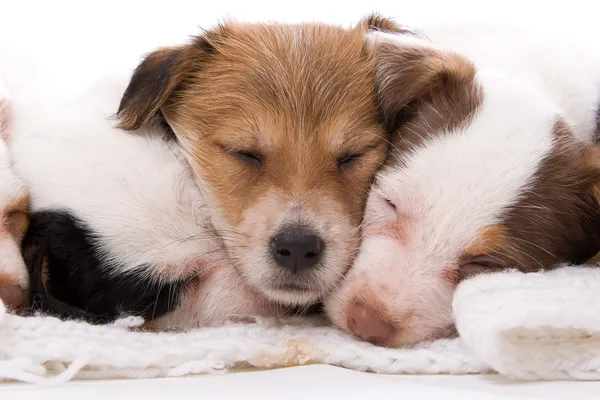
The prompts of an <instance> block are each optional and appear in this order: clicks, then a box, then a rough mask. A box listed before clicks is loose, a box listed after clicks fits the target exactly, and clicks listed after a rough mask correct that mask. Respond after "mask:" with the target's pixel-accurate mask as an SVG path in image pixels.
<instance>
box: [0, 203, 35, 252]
mask: <svg viewBox="0 0 600 400" xmlns="http://www.w3.org/2000/svg"><path fill="white" fill-rule="evenodd" d="M29 201H30V200H29V195H28V194H26V193H25V194H23V195H21V196H19V197H17V198H15V199H14V200H13V201H12V202H10V203H8V204H6V205H5V206H4V209H3V211H2V213H1V214H0V215H2V221H3V226H4V227H5V229H7V231H8V233H9V234H10V235H11V236H13V237H14V238H16V239H17V240H19V241H20V240H21V239H23V236H25V232H26V231H27V227H28V225H29Z"/></svg>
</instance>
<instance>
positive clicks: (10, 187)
mask: <svg viewBox="0 0 600 400" xmlns="http://www.w3.org/2000/svg"><path fill="white" fill-rule="evenodd" d="M10 114H11V110H10V98H9V94H8V91H7V90H6V88H5V87H4V85H3V83H2V81H0V300H2V302H3V303H4V304H5V305H6V306H7V307H8V308H9V309H11V310H17V309H19V308H20V307H21V306H24V305H25V304H26V301H25V300H26V293H27V289H28V287H29V281H28V275H27V268H26V267H25V264H24V263H23V259H22V257H21V251H20V249H21V240H22V239H23V235H24V234H25V231H26V229H27V224H28V221H29V218H28V209H29V195H28V193H27V190H26V187H25V185H24V183H23V181H22V180H21V178H20V177H18V176H17V174H15V172H14V170H13V168H12V163H11V160H10V155H9V152H8V148H7V143H8V141H9V140H10V138H9V129H10V127H9V122H10V118H11V115H10Z"/></svg>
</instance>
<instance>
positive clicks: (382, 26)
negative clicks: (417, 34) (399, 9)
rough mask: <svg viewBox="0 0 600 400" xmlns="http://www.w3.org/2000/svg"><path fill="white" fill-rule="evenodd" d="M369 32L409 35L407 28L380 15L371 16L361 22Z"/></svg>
mask: <svg viewBox="0 0 600 400" xmlns="http://www.w3.org/2000/svg"><path fill="white" fill-rule="evenodd" d="M361 23H362V24H364V26H365V28H366V30H367V31H380V32H390V33H400V34H402V33H407V32H408V29H407V27H405V26H403V25H400V24H397V23H396V22H394V20H393V19H391V18H387V17H383V16H381V15H380V14H378V13H373V14H369V15H367V16H366V17H364V18H363V19H362V20H361Z"/></svg>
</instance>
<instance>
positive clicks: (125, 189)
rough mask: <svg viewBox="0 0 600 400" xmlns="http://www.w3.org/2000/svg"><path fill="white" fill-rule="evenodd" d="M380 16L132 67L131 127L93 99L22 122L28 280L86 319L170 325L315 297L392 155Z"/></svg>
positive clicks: (231, 41) (352, 236)
mask: <svg viewBox="0 0 600 400" xmlns="http://www.w3.org/2000/svg"><path fill="white" fill-rule="evenodd" d="M381 21H384V20H380V19H377V18H371V19H369V20H366V21H363V22H362V23H360V24H359V25H358V26H356V27H354V28H351V29H344V28H340V27H335V26H329V25H324V24H299V25H283V24H242V23H232V22H229V23H225V24H223V25H221V26H218V27H216V28H214V29H211V30H209V31H207V32H206V33H204V34H203V35H201V36H199V37H197V38H195V39H194V40H192V41H191V42H190V43H188V44H186V45H182V46H179V47H173V48H164V49H160V50H157V51H155V52H153V53H151V54H149V55H148V56H147V57H146V58H145V59H144V61H143V62H142V63H141V64H140V65H139V66H138V67H137V69H136V70H135V72H134V73H133V76H132V77H131V80H130V82H129V84H128V86H127V88H126V90H125V91H124V95H123V96H122V99H121V104H120V107H119V111H118V114H117V117H118V128H120V129H122V130H126V131H130V132H131V133H130V134H126V133H124V132H123V131H121V130H120V129H117V128H115V127H113V126H112V125H111V124H110V123H108V122H107V121H106V120H105V119H106V115H108V110H110V107H109V105H110V104H112V103H111V101H112V100H110V99H108V100H107V96H106V95H102V94H100V95H99V94H97V93H88V94H86V95H85V96H84V98H83V99H78V100H76V101H74V102H73V103H72V104H69V105H66V106H59V107H56V108H57V110H55V111H53V112H49V113H47V114H48V116H49V117H48V119H47V120H45V121H44V122H39V121H38V123H37V124H36V125H35V126H34V127H32V128H30V129H22V131H24V133H22V134H21V135H20V138H19V139H18V140H17V141H16V142H15V145H14V146H13V153H14V155H15V161H16V166H17V167H18V170H19V172H20V173H22V175H23V176H24V177H25V179H26V181H27V183H28V185H29V186H30V187H31V194H32V207H33V215H32V228H31V229H30V235H29V237H28V241H27V246H26V247H28V248H34V249H37V251H33V252H31V251H26V256H27V259H28V260H29V261H28V263H29V264H30V267H32V268H34V269H35V270H36V272H35V273H33V274H32V275H33V276H34V279H35V282H36V284H35V285H33V284H32V286H35V287H36V288H37V289H39V292H41V293H42V294H43V292H44V291H45V290H46V289H48V290H49V292H50V293H51V294H53V295H54V296H55V297H56V298H55V299H54V300H61V301H62V302H64V303H67V304H70V305H73V306H77V307H79V308H80V309H81V310H84V311H85V312H84V313H83V314H82V315H81V316H83V317H86V316H89V317H90V319H97V318H95V317H96V316H106V318H104V319H111V318H114V317H115V316H117V315H118V314H119V313H125V314H139V315H143V316H145V317H147V318H156V317H158V316H163V315H164V318H163V319H162V320H161V321H158V322H157V324H158V325H159V326H163V327H170V326H197V325H205V324H214V323H219V322H222V321H223V319H225V318H227V317H229V316H231V315H233V314H236V315H248V314H257V315H264V314H269V313H271V312H273V311H272V310H273V309H275V310H279V309H281V308H282V306H283V308H285V307H289V306H300V307H304V306H307V305H310V304H312V303H314V302H316V301H319V300H320V299H321V298H322V297H323V296H324V295H326V294H327V293H328V292H329V291H330V290H331V289H332V288H333V287H335V286H336V285H337V284H338V283H339V282H340V280H341V278H342V277H343V276H344V274H345V272H346V271H347V269H348V267H349V265H350V264H351V262H352V260H353V257H354V255H355V252H356V250H357V249H358V246H359V235H358V228H359V225H360V223H361V219H362V214H363V208H364V204H365V200H366V195H367V190H368V188H369V186H370V185H371V182H372V179H373V176H374V174H375V172H376V170H377V169H378V168H379V167H380V166H381V164H382V162H383V161H384V159H385V157H386V155H387V137H386V131H385V130H384V128H383V126H382V124H381V123H380V120H379V119H378V117H379V113H378V108H377V100H376V95H375V82H374V66H375V59H374V57H373V54H372V51H371V43H370V42H369V41H367V40H366V39H365V34H366V32H367V30H368V29H369V28H373V27H374V25H377V24H378V23H380V22H381ZM375 27H376V26H375ZM100 86H102V85H100ZM117 86H118V85H117ZM107 87H108V88H109V89H108V91H109V92H111V94H110V95H109V96H112V97H111V98H114V97H115V93H118V94H121V93H123V91H122V90H121V89H114V90H112V89H110V85H109V86H107ZM101 91H102V90H101ZM98 102H101V103H102V106H99V105H98V104H97V103H98ZM156 138H158V139H156ZM32 148H33V149H38V150H31V149H32ZM41 149H44V150H41ZM48 149H51V153H52V154H54V155H55V156H54V157H53V158H49V157H47V156H46V157H44V156H43V154H48V152H49V151H50V150H48ZM174 154H175V155H177V156H175V155H174ZM178 159H180V162H179V161H177V160H178ZM40 253H41V254H42V256H40ZM36 254H37V256H36ZM215 255H218V256H216V257H215ZM215 258H216V260H215ZM42 273H43V274H45V275H43V274H42ZM44 276H45V278H44ZM32 300H34V303H35V304H40V299H39V298H38V301H37V302H36V301H35V299H32ZM54 300H53V299H52V298H51V297H48V298H46V299H45V302H46V304H50V303H52V302H53V301H54ZM41 303H44V299H43V298H42V301H41ZM56 304H59V303H56ZM256 304H259V306H257V307H255V306H254V305H256ZM61 307H63V305H60V306H57V307H56V308H55V309H54V310H52V309H51V308H52V307H51V306H50V305H47V306H46V308H48V309H50V311H54V312H56V313H59V314H61V315H63V316H68V315H69V313H70V311H69V310H68V309H65V308H61ZM41 308H42V309H44V306H43V305H42V307H41ZM61 310H63V311H64V312H62V311H61ZM174 310H175V311H174ZM172 311H174V312H172ZM170 312H172V313H171V314H169V313H170ZM76 314H77V313H76ZM165 314H169V315H165ZM78 316H79V315H78Z"/></svg>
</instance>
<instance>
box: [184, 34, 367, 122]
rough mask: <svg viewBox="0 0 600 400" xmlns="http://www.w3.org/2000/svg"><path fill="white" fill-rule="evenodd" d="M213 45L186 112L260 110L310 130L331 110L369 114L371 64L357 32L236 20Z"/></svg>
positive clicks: (194, 81)
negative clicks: (247, 22)
mask: <svg viewBox="0 0 600 400" xmlns="http://www.w3.org/2000/svg"><path fill="white" fill-rule="evenodd" d="M214 47H215V50H214V53H213V54H212V56H211V57H210V59H209V60H208V61H207V62H206V63H204V64H203V65H201V66H199V68H198V73H197V74H196V75H195V76H194V77H193V78H191V85H190V89H189V90H188V91H187V93H188V96H189V97H188V100H190V101H189V102H188V104H187V106H186V107H188V109H189V112H190V114H191V113H196V115H198V114H197V111H198V108H202V110H203V111H204V114H206V111H209V114H212V115H216V114H220V113H219V111H226V110H227V111H229V112H230V113H231V115H233V116H238V117H240V118H244V119H248V118H249V119H251V120H252V117H253V116H255V115H265V116H269V117H271V119H277V120H279V121H280V123H282V122H285V123H286V124H287V125H288V126H287V128H294V129H295V130H298V128H305V129H307V130H311V129H312V130H316V128H317V127H318V125H321V124H323V123H326V120H327V119H331V117H332V116H333V115H336V114H337V115H339V114H344V115H345V116H346V117H349V118H354V119H357V120H362V119H363V118H364V116H365V115H369V114H370V113H373V112H374V109H375V105H374V90H375V89H374V77H373V64H374V61H373V57H372V55H371V54H370V52H369V51H368V50H367V48H366V45H365V39H364V34H363V32H360V31H359V30H346V29H342V28H336V27H329V26H323V25H318V24H306V25H289V26H288V25H262V24H261V25H240V26H237V25H234V26H231V27H228V28H227V29H226V32H225V33H224V34H223V38H222V39H219V40H218V41H216V42H215V43H214ZM208 118H210V115H209V117H208ZM217 119H219V120H222V118H221V117H220V116H219V117H218V118H217ZM207 122H210V121H207ZM212 122H214V123H215V124H217V123H218V122H219V121H212ZM251 122H252V123H253V122H254V121H251ZM259 122H260V121H259ZM327 123H331V121H327ZM279 128H280V129H281V128H282V127H279Z"/></svg>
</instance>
